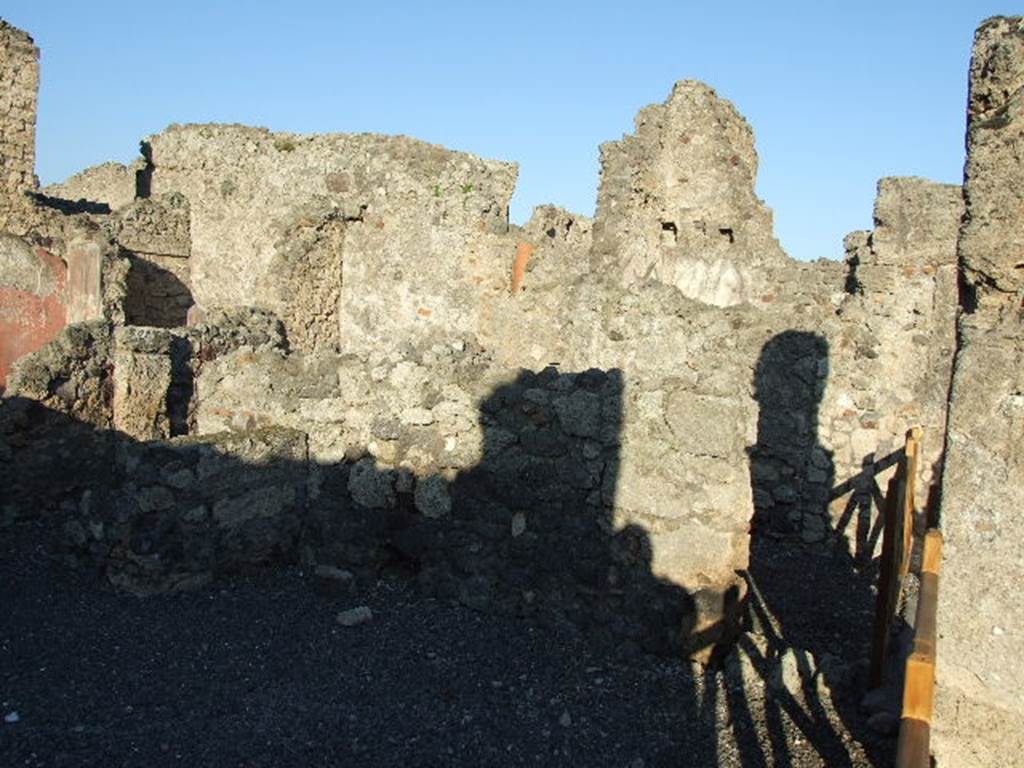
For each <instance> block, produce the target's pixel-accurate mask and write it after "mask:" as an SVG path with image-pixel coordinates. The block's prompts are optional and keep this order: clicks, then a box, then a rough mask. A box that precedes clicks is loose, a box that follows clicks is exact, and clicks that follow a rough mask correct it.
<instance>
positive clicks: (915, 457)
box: [900, 427, 924, 577]
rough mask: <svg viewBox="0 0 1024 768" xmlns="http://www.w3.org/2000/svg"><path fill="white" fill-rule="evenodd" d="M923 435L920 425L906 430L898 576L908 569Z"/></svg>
mask: <svg viewBox="0 0 1024 768" xmlns="http://www.w3.org/2000/svg"><path fill="white" fill-rule="evenodd" d="M923 437H924V430H923V429H922V428H921V427H912V428H911V429H909V430H907V440H906V447H905V448H904V451H905V457H904V461H905V462H906V472H905V474H904V476H903V477H904V480H905V481H906V488H905V489H904V493H903V510H902V517H903V552H902V560H901V561H900V576H901V577H903V576H906V575H907V573H909V571H910V554H911V551H912V549H913V543H914V509H915V506H914V502H915V495H916V491H917V473H918V465H919V463H920V458H921V440H922V438H923Z"/></svg>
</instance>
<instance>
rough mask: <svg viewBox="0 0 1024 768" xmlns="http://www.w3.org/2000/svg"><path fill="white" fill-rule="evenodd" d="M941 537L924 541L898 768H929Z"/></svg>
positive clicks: (932, 535)
mask: <svg viewBox="0 0 1024 768" xmlns="http://www.w3.org/2000/svg"><path fill="white" fill-rule="evenodd" d="M941 562H942V534H941V533H939V531H937V530H935V529H932V530H930V531H928V533H927V534H926V535H925V539H924V557H923V560H922V563H921V588H920V591H919V592H918V596H917V617H916V619H915V620H914V649H913V651H912V652H911V654H910V656H909V657H908V658H907V671H906V676H905V678H904V682H903V714H902V718H901V720H900V735H899V739H898V741H897V743H896V768H929V765H930V762H931V758H930V755H929V753H930V745H929V742H930V738H931V723H932V713H933V711H934V703H935V644H936V613H937V607H938V598H939V566H940V564H941Z"/></svg>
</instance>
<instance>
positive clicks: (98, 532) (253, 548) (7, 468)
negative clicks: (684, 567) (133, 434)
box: [0, 340, 880, 766]
mask: <svg viewBox="0 0 1024 768" xmlns="http://www.w3.org/2000/svg"><path fill="white" fill-rule="evenodd" d="M805 341H807V340H805ZM811 341H813V340H811ZM786 343H788V341H785V342H783V345H785V344H786ZM801 346H803V345H802V344H801ZM811 349H812V354H811V357H812V358H814V355H815V354H816V353H814V351H813V350H815V349H817V350H819V351H820V350H821V349H822V348H821V347H820V346H815V345H814V344H813V343H812V346H811ZM782 357H783V359H788V355H787V354H783V355H782ZM825 359H827V358H825ZM774 360H775V357H774V353H772V354H771V355H770V356H769V357H767V358H766V361H768V363H770V364H768V365H767V367H768V369H769V370H768V371H762V370H761V369H759V377H760V376H764V377H765V379H764V383H765V384H767V385H770V386H769V387H768V389H765V390H764V391H765V392H767V391H768V390H769V389H771V390H772V391H773V390H774V386H775V384H776V383H777V382H776V377H777V378H778V381H779V382H788V383H787V384H786V386H789V387H791V388H792V387H796V390H795V391H791V392H790V396H789V397H786V398H779V399H777V400H776V399H774V397H765V398H763V399H762V400H761V403H762V410H763V411H772V410H773V409H776V408H778V409H784V410H786V411H787V412H788V411H791V410H792V405H793V403H794V402H797V401H799V402H813V405H814V406H816V403H817V400H816V397H817V395H820V388H819V385H820V382H821V379H822V378H823V374H822V373H821V370H822V368H821V366H820V365H818V363H819V362H820V361H821V360H822V358H821V357H820V356H819V357H818V358H817V359H816V360H814V365H811V364H810V362H807V363H805V365H807V366H808V371H810V370H811V369H813V370H814V371H815V373H814V374H813V375H812V374H810V373H808V375H807V377H801V378H799V382H800V383H797V384H794V383H792V382H790V377H789V374H788V373H784V372H779V373H773V372H771V371H772V370H774V367H775V363H774V362H772V361H774ZM782 370H783V369H780V371H782ZM623 386H624V385H623V378H622V374H621V372H620V371H617V370H612V371H599V370H590V371H586V372H583V373H578V374H572V373H561V372H559V371H557V370H555V369H553V368H549V369H547V370H545V371H542V372H540V373H533V372H529V371H523V372H521V374H520V375H519V376H518V377H517V379H516V380H515V381H513V382H511V383H509V384H507V385H504V386H502V387H499V388H498V389H497V390H495V391H494V392H493V393H491V394H490V395H489V396H488V397H486V398H485V399H484V400H483V401H482V402H481V406H480V414H479V418H480V420H481V423H482V425H483V427H484V448H483V456H482V459H481V461H480V462H479V464H477V465H476V466H474V467H472V468H469V469H466V470H463V471H461V472H459V473H457V474H455V475H453V476H451V477H445V476H444V475H441V474H438V475H428V476H423V477H418V478H417V477H414V476H412V475H411V474H409V473H405V472H402V471H400V470H394V469H389V468H383V467H379V466H378V465H377V464H376V462H375V460H374V459H373V458H372V457H371V456H368V455H350V456H347V457H346V460H345V461H342V462H339V463H336V464H328V465H324V464H318V463H315V462H311V461H309V460H308V448H307V439H306V435H305V434H304V433H301V432H296V431H293V430H288V429H283V428H268V429H261V430H251V431H246V432H231V433H222V434H219V435H208V436H204V437H202V438H201V439H200V438H194V437H184V438H177V439H174V440H170V441H153V442H148V443H142V442H137V441H135V440H132V439H130V438H127V437H126V436H124V435H121V434H118V433H114V432H111V431H108V430H99V429H95V428H93V427H92V426H91V425H88V424H83V423H81V422H77V421H75V420H73V419H69V418H68V417H67V416H65V415H63V414H60V413H57V412H54V411H51V410H48V409H46V408H45V407H43V406H42V405H40V404H39V403H36V402H34V401H30V400H22V399H9V400H6V401H4V402H3V403H2V407H0V440H2V443H3V450H4V452H5V453H7V454H10V458H12V459H13V460H12V461H8V462H4V463H2V464H0V482H2V483H3V484H4V487H6V488H11V489H13V493H12V495H11V498H12V499H17V500H18V504H19V506H20V507H23V508H26V509H29V510H31V511H32V513H33V514H39V513H40V512H43V513H44V514H45V515H47V517H48V521H49V522H50V523H51V525H50V526H49V528H50V529H51V530H52V531H53V532H54V533H55V534H56V535H57V539H58V540H59V543H58V545H57V550H58V552H60V553H61V555H62V556H63V557H64V558H65V559H66V560H67V561H68V562H70V563H74V564H77V565H83V564H88V565H91V566H93V567H95V568H96V569H98V571H99V572H101V573H102V575H103V576H104V577H105V579H106V580H108V581H110V582H112V583H114V584H115V585H117V586H119V587H121V588H123V589H126V590H129V591H133V592H136V593H147V592H150V593H151V592H161V591H173V590H178V589H184V588H197V587H202V586H204V585H205V584H207V583H209V582H210V580H211V579H213V578H214V577H216V576H219V575H224V574H230V573H237V572H240V571H243V572H244V571H247V570H250V569H252V568H257V567H262V566H267V565H271V564H274V563H279V562H296V561H299V560H304V561H306V562H309V561H310V559H314V560H315V561H317V562H320V563H329V564H332V565H336V566H341V567H344V568H346V569H348V570H349V571H351V572H352V573H353V574H354V575H355V580H356V581H357V582H362V583H364V584H365V583H370V582H371V581H372V580H376V579H378V578H380V577H381V576H385V575H398V576H402V577H405V578H407V579H411V580H414V581H415V583H416V585H417V586H418V588H419V589H420V590H421V591H422V592H423V593H425V594H427V595H433V596H438V597H442V598H453V599H455V600H457V601H459V602H461V603H463V604H465V605H468V606H470V607H472V608H475V609H479V610H481V611H484V612H487V613H497V614H503V615H510V616H520V617H528V618H530V619H531V620H533V621H535V622H536V623H538V624H540V625H544V626H549V627H552V628H553V629H554V630H555V631H558V632H561V631H565V632H569V633H571V634H575V635H580V636H582V637H585V638H587V639H588V640H592V641H593V642H594V646H595V647H604V648H607V649H608V650H609V652H614V654H615V655H619V654H621V653H622V652H623V651H625V652H627V653H628V652H630V651H632V652H635V651H637V650H646V651H652V652H655V653H677V654H678V653H679V652H680V651H683V650H685V651H691V652H692V651H695V650H699V649H700V648H708V647H714V646H716V645H717V644H718V643H720V642H721V641H722V640H723V639H727V638H723V634H724V626H723V625H721V624H720V625H718V626H715V627H712V628H711V629H710V630H706V631H704V632H700V633H697V632H696V631H695V629H696V607H697V602H698V600H704V598H701V597H700V596H699V595H697V596H695V594H692V593H691V592H690V591H688V590H687V589H686V588H685V587H683V586H680V585H676V584H672V583H667V582H665V581H663V580H661V579H659V578H657V577H656V576H655V575H653V574H652V573H651V569H650V564H651V543H650V538H649V536H648V534H647V532H646V531H644V530H643V529H642V528H640V527H638V526H627V527H625V528H623V529H621V530H616V529H615V526H614V522H613V519H612V514H611V509H612V503H613V501H614V498H615V486H616V481H617V477H618V469H619V451H620V445H619V438H620V431H621V423H622V402H623ZM761 391H762V390H761V388H760V387H759V393H760V392H761ZM801 393H802V394H801ZM814 393H817V394H814ZM812 395H813V396H812ZM794 397H795V398H797V400H794V399H793V398H794ZM801 397H803V398H804V399H803V400H800V399H799V398H801ZM808 408H810V406H808ZM794 418H795V421H787V420H786V419H784V418H783V417H782V416H781V415H779V414H777V413H763V415H762V429H764V430H766V431H765V433H764V437H765V440H759V444H758V446H755V447H754V449H752V452H751V455H752V457H753V456H756V455H759V446H760V447H761V448H764V449H765V451H767V449H768V442H769V440H768V433H769V432H771V434H772V437H771V441H774V440H776V438H787V439H790V440H791V444H792V446H793V453H792V456H791V458H792V460H794V461H797V460H801V457H803V458H802V460H804V464H803V465H802V466H805V467H806V465H807V463H808V462H811V463H813V461H812V460H811V459H810V458H809V457H810V456H811V455H812V454H813V449H814V447H815V445H814V440H813V439H811V440H810V442H808V436H809V435H813V434H814V428H815V426H816V425H815V418H814V413H813V412H812V411H811V410H808V409H805V410H803V412H802V413H796V414H794ZM787 423H788V424H791V425H794V426H793V428H792V429H790V432H789V434H788V435H782V434H779V433H778V430H781V429H784V425H785V424H787ZM796 425H799V428H797V426H796ZM374 431H375V434H378V435H384V436H385V437H386V438H388V439H394V440H398V441H410V442H415V441H416V440H418V439H430V438H427V437H423V436H422V435H421V436H417V435H416V434H411V433H404V432H403V431H402V427H401V425H399V424H397V423H381V424H378V425H375V427H374ZM55 445H59V446H60V449H59V450H53V446H55ZM424 447H425V448H426V447H430V446H424ZM432 450H433V451H434V455H440V453H441V452H442V447H441V446H436V445H434V446H432ZM69 457H80V460H79V461H69ZM753 460H754V459H752V461H753ZM765 460H766V461H767V460H768V459H765ZM805 474H806V472H805ZM827 474H828V473H826V475H827ZM3 475H6V476H3ZM815 477H817V475H815ZM829 479H830V478H829ZM808 482H813V483H815V484H817V483H818V481H816V480H813V481H812V480H810V479H808ZM824 486H825V489H826V492H827V490H828V482H825V483H824ZM766 511H767V510H762V509H760V508H759V510H758V514H759V515H761V514H762V513H765V512H766ZM755 530H756V531H760V530H764V529H763V528H761V527H757V528H755ZM754 543H755V551H754V560H753V562H752V564H751V572H750V579H751V582H752V584H754V585H755V587H756V589H757V591H758V594H759V596H760V599H761V600H762V602H761V603H760V606H761V607H760V610H761V611H762V612H764V611H765V610H768V611H770V612H771V614H772V615H773V616H774V617H776V618H777V619H778V622H779V623H781V624H782V630H781V635H780V636H776V635H770V642H771V643H772V644H773V647H770V648H769V649H768V652H767V653H762V652H761V650H759V647H757V646H755V645H754V644H752V643H751V642H749V641H746V640H743V641H741V649H742V652H744V653H746V655H747V656H748V657H749V659H750V660H751V662H752V663H753V669H754V673H755V674H756V675H757V677H758V678H760V679H761V680H762V681H763V682H764V685H765V689H766V696H765V701H764V704H763V705H762V704H760V703H757V702H754V703H752V702H751V700H749V699H748V695H747V694H748V692H749V690H751V686H756V685H757V681H756V680H750V679H748V680H746V681H744V680H743V675H744V673H743V669H742V665H740V663H739V661H738V660H737V656H735V655H733V656H730V657H729V658H728V659H726V660H725V663H726V669H725V671H724V672H719V671H715V670H714V669H709V670H708V671H707V672H705V673H704V674H703V675H697V674H694V672H693V669H692V668H691V667H690V666H689V665H685V664H683V665H680V666H679V667H678V668H676V669H677V674H678V677H677V678H676V679H675V680H674V682H673V685H674V690H676V691H678V692H680V695H679V696H678V698H677V699H676V700H674V701H673V702H672V703H671V706H670V707H669V709H670V711H669V712H667V713H665V717H664V718H662V719H659V720H657V722H659V723H662V724H663V726H662V727H667V728H668V730H669V731H670V732H669V733H665V734H663V735H664V738H661V739H658V741H657V743H658V745H659V746H658V747H657V750H656V751H657V754H656V755H655V757H654V760H653V761H652V763H651V764H655V765H678V764H693V765H716V764H717V763H718V750H719V743H720V739H721V738H722V735H721V734H720V733H719V729H721V728H729V729H731V730H730V732H729V738H730V739H733V740H734V743H735V745H736V749H737V750H738V756H739V758H740V760H741V764H742V765H744V766H760V765H767V764H779V765H787V764H791V763H792V758H793V756H792V755H791V753H790V751H789V750H790V747H789V746H787V744H789V743H791V736H792V733H793V729H794V728H795V729H796V730H797V731H799V733H800V734H801V735H802V736H803V737H804V738H805V739H806V740H807V741H808V742H809V743H810V745H811V747H812V748H813V749H814V750H815V751H816V752H817V753H818V754H819V755H821V756H822V757H823V758H825V759H826V760H827V763H828V764H829V765H850V764H851V762H850V759H849V755H848V752H847V749H846V747H845V745H844V744H843V742H842V740H841V739H840V737H839V736H838V735H837V734H836V733H835V732H834V730H833V729H832V728H831V726H830V724H829V722H828V719H827V718H826V717H825V716H824V713H823V712H822V711H821V708H822V703H821V701H820V700H819V699H818V694H817V691H816V689H814V687H813V684H811V685H809V686H808V687H807V688H805V690H804V691H803V695H804V700H800V699H798V698H797V697H794V696H789V694H786V693H784V692H781V693H780V691H779V690H777V688H776V686H775V685H774V683H773V682H772V681H773V680H774V678H775V677H776V675H777V658H776V657H777V656H778V655H779V654H780V653H782V652H784V648H785V645H786V644H787V643H788V644H789V645H796V644H797V643H798V642H799V641H801V640H803V641H804V642H806V643H809V644H810V645H804V646H802V647H805V648H808V649H810V650H813V651H814V652H815V653H818V652H819V651H820V649H821V642H820V641H819V640H817V639H816V637H817V635H819V634H820V633H821V629H822V628H820V627H819V628H818V629H815V627H814V622H815V620H816V619H815V616H816V615H818V614H819V612H821V611H822V610H825V611H827V608H825V607H824V606H825V605H827V604H828V603H823V602H821V597H822V596H821V595H817V596H815V595H812V594H811V593H813V591H814V589H813V586H811V587H808V585H813V584H814V582H815V581H816V580H814V579H808V578H807V574H808V573H813V567H812V565H811V564H808V563H805V562H800V561H799V558H797V560H795V561H793V563H795V564H797V565H799V566H800V567H807V568H811V570H805V571H804V572H802V573H799V574H796V573H795V571H793V570H791V569H789V568H788V567H787V569H784V570H783V571H782V572H776V571H775V568H776V562H775V560H766V559H764V555H765V550H764V549H760V548H758V543H759V539H758V536H757V535H755V542H754ZM766 569H767V571H768V572H767V573H766ZM790 578H793V579H794V580H793V581H792V582H789V581H787V580H788V579H790ZM776 585H778V586H779V587H780V588H781V589H782V590H783V592H784V593H785V594H780V593H778V592H776V591H775V587H776ZM801 589H803V590H804V592H807V594H804V592H801ZM734 597H735V596H732V598H733V599H734ZM826 597H828V598H831V597H834V596H826ZM812 598H817V601H816V602H807V601H808V600H811V599H812ZM721 600H722V602H723V603H728V602H729V601H730V596H729V595H725V596H723V597H722V598H721ZM789 606H792V608H790V607H789ZM728 607H730V606H727V605H726V606H723V608H728ZM794 611H795V612H796V614H795V615H794ZM800 616H803V619H802V620H801V619H799V617H800ZM765 622H766V623H767V619H765ZM794 628H795V629H796V635H795V636H791V634H790V631H791V630H793V629H794ZM802 629H806V630H807V632H808V634H807V635H802V634H801V633H800V632H801V630H802ZM848 629H849V628H848V627H844V630H848ZM825 631H826V638H827V637H828V635H827V629H826V630H825ZM824 642H826V643H827V642H828V640H827V639H826V640H825V641H824ZM819 658H820V657H819ZM630 706H631V705H630V704H623V707H625V709H624V711H623V712H622V713H621V716H623V717H630V716H632V715H633V714H635V713H631V710H630V709H629V708H630ZM762 706H763V707H764V711H765V712H766V719H765V725H763V726H762V725H759V724H758V721H759V720H760V719H761V714H760V711H761V710H760V708H761V707H762ZM723 718H724V719H723ZM645 722H646V720H645ZM765 726H766V727H767V731H768V732H767V735H766V734H765V733H764V729H765ZM697 744H699V746H695V745H697ZM682 745H685V752H680V751H679V749H681V748H683V746H682ZM691 750H692V751H691ZM769 754H770V758H769V757H768V755H769ZM687 755H689V756H691V757H692V760H690V759H688V758H687V757H686V756H687ZM879 764H880V763H879Z"/></svg>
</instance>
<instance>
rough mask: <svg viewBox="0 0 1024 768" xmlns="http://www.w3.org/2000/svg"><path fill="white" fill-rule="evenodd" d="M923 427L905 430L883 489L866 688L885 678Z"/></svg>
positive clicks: (909, 541)
mask: <svg viewBox="0 0 1024 768" xmlns="http://www.w3.org/2000/svg"><path fill="white" fill-rule="evenodd" d="M923 436H924V430H923V429H922V428H921V427H913V428H911V429H909V430H907V435H906V442H905V443H904V448H903V456H902V457H901V459H900V461H899V463H898V464H897V465H896V473H895V474H894V475H893V476H892V478H891V479H890V480H889V486H888V488H887V489H886V493H885V509H883V510H881V513H882V514H883V516H884V527H883V533H882V556H881V560H880V562H879V574H878V593H877V595H876V597H875V623H874V627H873V629H872V638H871V668H870V671H869V678H868V685H869V688H878V687H879V686H881V685H882V683H883V682H884V678H885V660H886V657H887V655H888V652H889V635H890V634H891V632H892V620H893V617H894V616H895V614H896V607H897V604H898V603H899V596H900V589H901V587H902V581H903V578H904V577H905V576H906V575H907V572H908V571H909V570H910V555H911V551H912V546H913V536H914V497H915V492H916V485H917V483H916V480H917V472H918V464H919V459H920V454H921V440H922V438H923Z"/></svg>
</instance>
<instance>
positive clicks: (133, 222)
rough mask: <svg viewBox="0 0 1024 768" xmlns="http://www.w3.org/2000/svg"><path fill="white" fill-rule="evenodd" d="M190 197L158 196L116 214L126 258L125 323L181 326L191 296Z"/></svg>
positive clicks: (121, 248)
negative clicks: (187, 198) (127, 266)
mask: <svg viewBox="0 0 1024 768" xmlns="http://www.w3.org/2000/svg"><path fill="white" fill-rule="evenodd" d="M189 226H190V215H189V207H188V201H187V200H186V199H185V198H184V197H183V196H182V195H180V194H170V195H160V196H156V197H150V198H146V199H141V200H138V201H136V202H134V203H131V204H130V205H127V206H125V207H124V208H122V209H121V211H120V212H119V215H118V216H117V219H116V227H117V229H116V232H115V238H116V240H117V243H118V246H119V248H120V250H121V253H122V254H123V255H124V256H125V257H126V258H127V259H128V262H129V270H128V275H127V278H126V281H127V283H126V294H125V322H127V323H128V324H129V325H144V326H156V327H161V328H173V327H176V326H183V325H185V323H186V320H187V318H188V311H189V309H190V308H191V307H192V305H193V303H194V301H193V298H192V288H191V285H192V274H191V265H190V261H189V256H190V255H191V248H192V243H191V238H190V232H189Z"/></svg>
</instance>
